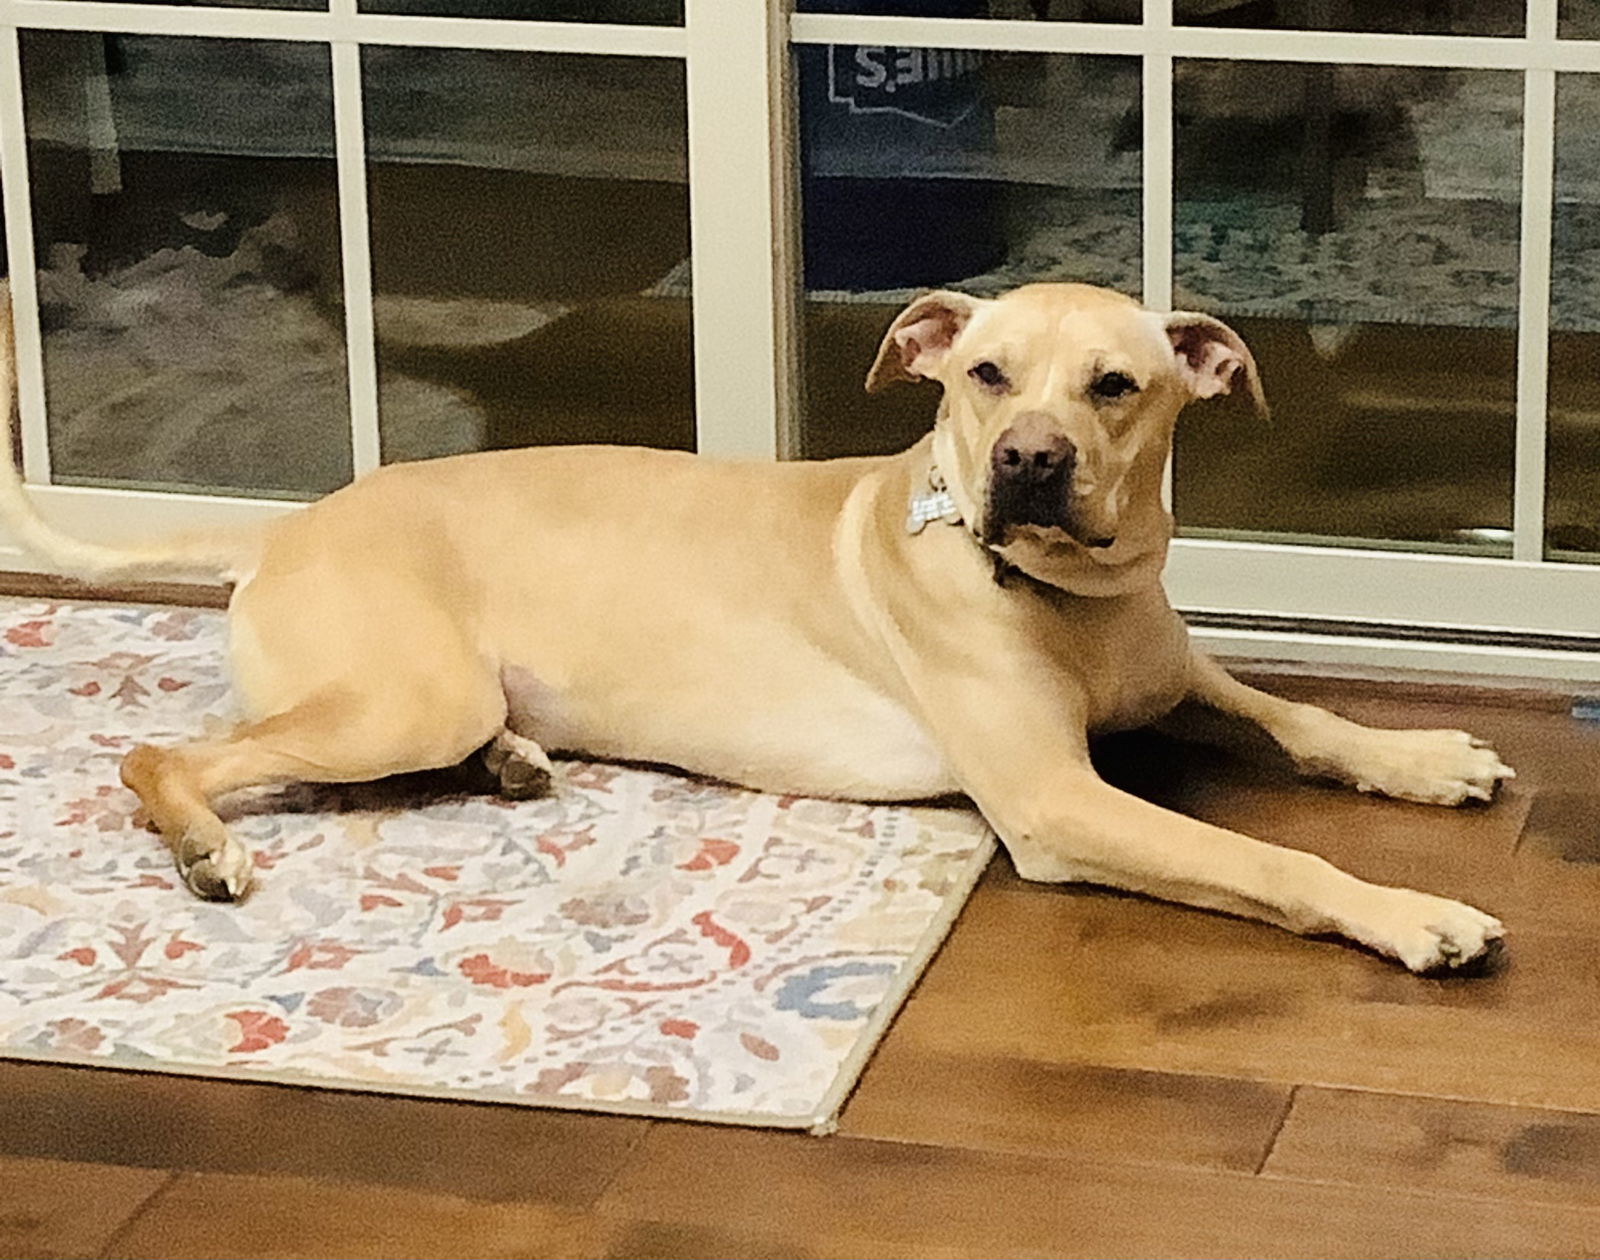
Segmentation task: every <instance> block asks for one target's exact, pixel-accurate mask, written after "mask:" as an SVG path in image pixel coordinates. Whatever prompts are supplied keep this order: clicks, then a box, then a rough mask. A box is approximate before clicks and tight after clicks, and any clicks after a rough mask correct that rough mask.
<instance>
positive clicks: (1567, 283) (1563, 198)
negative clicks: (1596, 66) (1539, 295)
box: [1545, 74, 1600, 562]
mask: <svg viewBox="0 0 1600 1260" xmlns="http://www.w3.org/2000/svg"><path fill="white" fill-rule="evenodd" d="M1553 248H1554V254H1553V257H1552V259H1551V262H1552V266H1553V270H1552V275H1551V293H1550V307H1551V310H1550V317H1551V332H1550V428H1549V447H1548V457H1547V472H1546V491H1547V497H1546V501H1545V529H1546V534H1545V542H1546V545H1547V547H1548V548H1549V550H1550V551H1551V552H1552V554H1554V555H1555V556H1557V557H1560V558H1567V559H1583V560H1588V561H1590V562H1593V561H1594V560H1595V559H1596V553H1600V76H1596V75H1590V74H1564V75H1561V76H1559V77H1558V78H1557V80H1556V220H1555V233H1554V240H1553Z"/></svg>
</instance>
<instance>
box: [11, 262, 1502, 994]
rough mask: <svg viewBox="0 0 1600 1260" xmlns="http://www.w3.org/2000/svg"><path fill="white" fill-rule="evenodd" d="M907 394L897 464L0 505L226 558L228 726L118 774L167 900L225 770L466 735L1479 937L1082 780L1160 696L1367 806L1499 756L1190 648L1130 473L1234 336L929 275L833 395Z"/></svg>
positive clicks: (1390, 943)
mask: <svg viewBox="0 0 1600 1260" xmlns="http://www.w3.org/2000/svg"><path fill="white" fill-rule="evenodd" d="M6 361H7V365H8V366H7V371H9V363H10V358H9V356H6ZM916 379H927V380H933V381H937V382H938V383H939V384H940V385H941V386H942V398H941V401H940V403H939V407H938V412H937V417H936V420H935V422H934V426H933V430H932V432H931V433H929V434H928V435H927V436H926V437H924V438H923V440H921V441H919V442H918V443H917V444H916V445H914V446H913V447H911V448H910V449H909V450H907V451H905V452H904V453H902V454H899V455H895V456H888V457H881V458H861V459H840V460H828V461H814V462H803V461H802V462H791V463H785V462H757V461H749V462H739V461H723V460H717V459H711V458H705V457H700V456H696V455H692V454H687V453H683V452H677V451H659V450H650V449H643V448H611V447H562V448H543V449H525V450H510V451H496V452H485V453H479V454H469V455H461V456H454V457H451V458H447V459H440V460H433V461H427V462H420V463H409V464H394V465H390V466H387V467H384V468H381V469H378V470H376V471H374V472H372V473H369V474H367V475H365V476H363V477H361V478H359V479H357V480H356V481H355V482H354V483H352V484H351V485H349V486H347V487H345V488H343V489H341V490H339V491H337V492H336V493H334V494H331V495H329V496H328V497H326V498H324V499H322V500H321V501H319V502H317V503H315V504H313V505H311V506H309V507H307V508H306V509H305V510H304V511H299V512H294V513H291V514H288V515H285V516H283V517H281V518H279V519H276V520H274V521H273V522H272V523H270V524H268V525H266V526H265V527H263V528H260V529H257V530H252V531H248V532H240V533H217V534H203V535H194V536H187V537H182V538H175V539H171V540H167V541H164V542H160V543H156V544H152V545H149V546H144V547H135V548H120V547H106V546H100V545H96V544H90V543H86V542H82V541H78V540H76V539H73V538H70V537H66V536H64V535H62V534H61V533H60V532H58V531H57V530H55V529H54V528H52V527H51V526H50V525H49V524H48V523H46V522H45V521H44V520H43V519H42V518H41V517H40V516H39V515H38V514H37V512H36V510H35V509H34V507H33V506H32V504H31V501H30V499H29V497H28V494H27V492H26V490H25V488H24V487H23V485H22V482H21V479H20V475H19V474H18V473H17V471H16V468H15V466H14V464H13V463H12V462H11V461H6V462H5V463H6V469H7V473H6V477H5V480H4V484H3V486H0V515H3V518H4V520H5V521H6V522H7V524H8V526H9V527H10V529H11V531H12V533H13V535H14V536H15V537H17V538H18V539H19V540H20V541H21V542H22V543H23V544H24V545H26V546H28V547H30V548H32V549H34V550H36V551H37V552H39V553H40V554H41V555H43V556H44V557H46V558H47V559H49V560H50V561H52V562H53V563H54V564H55V565H56V566H58V567H59V568H61V569H62V570H64V571H66V572H69V573H73V574H75V575H77V576H80V577H82V578H85V579H88V580H95V581H101V582H105V581H118V580H129V579H145V578H154V577H161V578H193V577H196V576H200V577H205V578H209V579H210V580H213V581H215V580H219V579H223V580H230V581H232V582H233V583H235V586H234V591H233V595H232V599H231V603H230V611H229V629H230V647H229V651H230V658H231V668H232V676H233V680H234V684H235V689H236V692H237V700H238V703H239V705H240V706H241V708H242V711H243V720H242V721H241V722H240V723H239V724H238V725H237V726H236V727H234V728H233V729H232V730H231V731H230V732H229V733H227V734H225V735H223V736H221V737H218V738H207V739H202V740H197V741H195V742H192V743H188V744H183V745H180V746H177V747H170V748H157V747H151V746H141V747H138V748H135V749H134V750H133V751H132V752H130V753H129V754H128V755H127V757H126V759H125V760H124V762H123V766H122V778H123V782H124V783H126V784H127V786H128V787H130V788H131V789H132V790H133V791H134V792H136V793H137V794H138V796H139V798H140V800H141V802H142V804H143V807H144V810H145V811H146V814H147V816H148V818H149V819H150V820H151V822H152V823H153V825H154V826H155V827H156V828H157V829H158V830H159V832H160V833H161V835H162V836H163V837H164V839H165V841H166V843H167V844H168V846H169V847H170V848H171V850H172V853H173V855H174V858H175V861H176V865H177V868H178V870H179V872H180V873H181V874H182V876H183V878H184V880H185V882H186V883H187V884H188V886H189V888H190V889H192V890H193V891H194V892H195V893H196V894H198V895H199V896H201V897H205V898H213V899H219V900H230V899H234V898H238V897H240V896H242V895H244V893H245V892H246V890H247V888H248V887H249V884H250V880H251V870H252V864H251V860H250V856H249V854H248V853H247V852H246V851H245V849H244V848H243V846H242V845H241V844H240V843H239V841H238V840H237V839H236V838H234V837H233V836H231V835H230V834H229V833H228V830H227V828H226V827H225V826H224V824H223V823H222V821H221V820H220V819H219V817H218V816H217V813H216V812H215V810H214V809H213V807H212V802H213V801H214V800H216V799H217V798H218V797H220V796H222V795H224V794H226V793H228V792H232V791H234V790H236V789H240V788H244V787H247V786H251V785H259V784H270V783H281V782H287V781H294V780H300V781H316V782H355V781H364V780H371V779H377V778H381V777H384V776H388V775H391V774H396V773H400V772H406V771H416V770H424V769H429V768H435V767H444V766H449V765H452V764H455V763H459V762H461V761H463V760H464V759H466V758H468V757H470V756H472V755H473V754H474V753H478V754H479V755H481V756H482V757H483V758H484V760H485V761H486V762H487V765H488V767H489V769H490V771H491V772H492V773H493V774H494V775H495V776H496V777H497V779H498V782H499V784H500V785H501V789H502V790H503V791H504V792H506V793H507V794H508V795H512V796H529V795H537V794H539V793H542V792H545V791H549V790H551V788H552V785H553V782H554V779H553V774H554V771H553V767H552V765H551V762H550V758H549V754H550V753H552V752H555V753H565V754H580V755H583V756H585V757H593V758H601V759H606V758H612V759H622V760H629V761H642V762H653V763H660V764H664V765H671V766H676V767H681V768H683V769H685V770H688V771H691V772H694V773H696V774H700V775H706V776H711V777H714V778H717V779H722V780H726V781H729V782H732V783H737V784H741V785H744V786H746V787H751V788H756V789H760V790H765V791H772V792H785V793H796V794H805V795H819V796H829V797H836V798H846V799H851V800H860V801H902V800H919V799H928V798H935V797H939V796H942V795H945V794H950V793H963V794H965V795H966V796H967V797H969V798H970V799H971V800H972V801H973V802H974V803H975V804H976V806H977V807H978V809H980V810H981V811H982V813H983V815H984V817H985V818H986V819H987V820H988V822H989V824H990V825H991V826H992V827H993V829H994V830H995V832H996V833H997V834H998V836H999V837H1000V839H1001V840H1002V842H1003V843H1004V844H1005V846H1006V848H1007V849H1008V851H1009V852H1010V855H1011V859H1012V861H1013V862H1014V864H1015V866H1016V869H1017V871H1018V873H1019V874H1020V875H1021V876H1022V877H1023V878H1025V879H1029V880H1043V881H1051V882H1062V881H1071V882H1079V881H1083V882H1089V883H1094V884H1103V885H1110V886H1113V887H1116V888H1121V889H1128V890H1132V891H1136V892H1140V893H1145V894H1148V895H1151V896H1154V897H1159V898H1164V899H1167V900H1170V901H1177V902H1182V903H1187V904H1190V905H1195V906H1203V907H1207V908H1210V909H1213V910H1219V911H1225V912H1227V913H1230V914H1234V915H1241V916H1245V917H1249V918H1255V919H1262V920H1265V921H1267V922H1269V923H1274V924H1277V925H1279V926H1281V927H1283V928H1286V929H1288V930H1290V931H1293V932H1298V933H1303V934H1340V935H1343V936H1345V937H1347V938H1349V939H1351V940H1353V941H1356V942H1359V943H1360V944H1361V945H1364V946H1366V947H1367V948H1369V949H1371V950H1374V951H1377V952H1378V953H1380V954H1383V955H1387V956H1389V957H1391V958H1394V959H1396V960H1398V961H1399V962H1401V963H1403V964H1404V965H1405V966H1406V967H1408V968H1410V969H1411V970H1413V971H1416V972H1436V971H1449V970H1452V969H1459V968H1462V967H1465V966H1467V965H1469V964H1474V963H1476V962H1478V961H1479V960H1482V959H1485V958H1486V957H1487V956H1488V955H1489V954H1491V953H1492V952H1493V951H1494V950H1496V949H1497V948H1498V942H1499V940H1500V938H1501V936H1502V927H1501V924H1500V923H1499V922H1498V921H1497V920H1496V919H1494V918H1493V917H1491V916H1490V915H1488V914H1485V913H1483V912H1481V911H1479V910H1476V909H1474V908H1472V907H1470V906H1467V905H1463V904H1461V903H1459V902H1456V901H1451V900H1448V899H1445V898H1442V897H1436V896H1431V895H1429V894H1426V893H1422V892H1416V891H1412V890H1410V889H1405V888H1394V887H1385V886H1381V885H1376V884H1371V883H1367V882H1364V881H1362V880H1360V879H1358V878H1356V877H1355V876H1353V875H1349V874H1346V873H1345V872H1343V871H1341V870H1339V869H1337V868H1336V867H1334V866H1332V865H1330V864H1329V863H1328V862H1326V861H1324V860H1322V859H1321V858H1319V857H1316V856H1313V855H1312V854H1309V853H1303V852H1298V851H1295V850H1290V849H1284V848H1279V847H1276V846H1274V845H1271V844H1268V843H1264V842H1262V841H1259V840H1255V839H1251V838H1249V837H1247V836H1244V835H1240V834H1237V833H1234V832H1230V831H1227V830H1224V829H1223V828H1220V827H1215V826H1211V825H1208V824H1206V823H1203V822H1198V821H1195V820H1193V819H1190V818H1187V817H1184V816H1182V815H1179V814H1175V813H1172V812H1169V811H1166V810H1163V809H1161V808H1159V807H1157V806H1155V805H1152V804H1148V803H1146V802H1145V801H1143V800H1140V799H1138V798H1136V797H1134V796H1131V795H1128V794H1126V793H1124V792H1122V791H1120V790H1117V789H1115V788H1113V787H1112V786H1110V785H1108V784H1107V783H1106V782H1104V781H1103V780H1102V779H1101V778H1100V777H1098V775H1097V774H1096V772H1095V770H1094V769H1093V767H1092V766H1091V763H1090V759H1089V737H1090V735H1091V734H1093V733H1097V732H1103V731H1115V730H1122V729H1126V728H1132V727H1139V726H1144V725H1147V724H1150V723H1153V722H1156V721H1157V720H1158V719H1162V718H1163V717H1164V716H1166V715H1168V714H1169V713H1170V712H1171V711H1172V710H1173V709H1174V708H1175V707H1176V706H1177V705H1178V704H1179V703H1180V702H1181V701H1190V702H1198V703H1199V704H1201V705H1204V706H1209V707H1210V708H1212V709H1215V710H1219V711H1220V712H1221V713H1223V714H1226V715H1230V716H1231V717H1232V718H1234V719H1245V720H1247V721H1248V722H1249V723H1253V724H1255V725H1256V726H1258V727H1260V728H1261V729H1262V730H1264V731H1265V732H1266V734H1267V735H1268V736H1270V737H1271V739H1272V741H1273V742H1275V743H1276V745H1277V746H1278V747H1279V748H1280V749H1281V750H1282V751H1283V752H1284V753H1285V754H1287V756H1288V757H1289V758H1290V759H1291V760H1292V761H1293V763H1294V764H1295V766H1296V767H1298V768H1299V770H1301V771H1302V772H1304V773H1305V774H1307V775H1313V776H1318V777H1323V778H1332V779H1336V780H1341V781H1343V782H1345V783H1348V784H1350V785H1352V786H1353V787H1355V788H1357V789H1358V790H1360V791H1363V792H1378V793H1383V794H1385V795H1388V796H1392V797H1399V798H1401V799H1404V800H1410V801H1424V802H1431V803H1435V804H1439V805H1457V804H1460V803H1461V802H1463V801H1465V800H1467V799H1469V798H1473V799H1479V800H1488V799H1490V798H1491V797H1492V796H1493V794H1494V792H1495V790H1496V787H1497V785H1498V784H1499V783H1500V781H1502V780H1505V779H1509V778H1511V777H1512V774H1513V772H1512V771H1511V770H1510V769H1509V768H1508V767H1507V766H1505V765H1504V764H1502V762H1501V761H1500V759H1499V758H1498V757H1497V756H1496V755H1495V753H1494V752H1493V751H1492V750H1491V749H1490V748H1489V747H1488V746H1487V745H1485V744H1483V743H1482V742H1480V741H1478V740H1476V739H1473V738H1472V737H1471V736H1470V735H1468V734H1466V733H1465V732H1462V731H1450V730H1380V729H1374V728H1369V727H1365V726H1360V725H1357V724H1355V723H1353V722H1350V721H1347V720H1345V719H1343V718H1340V717H1337V716H1335V715H1334V714H1332V713H1329V712H1327V711H1325V710H1323V709H1319V708H1316V707H1313V706H1310V705H1306V704H1299V703H1291V702H1289V701H1286V700H1283V699H1279V698H1275V697H1273V696H1271V695H1267V694H1264V693H1262V692H1260V691H1256V690H1253V689H1251V688H1249V687H1247V686H1245V685H1243V684H1241V683H1239V682H1238V681H1236V680H1234V679H1233V678H1231V677H1230V676H1229V675H1228V674H1227V673H1226V672H1224V670H1223V669H1222V668H1221V667H1220V666H1219V665H1218V664H1217V663H1216V662H1215V661H1213V660H1211V659H1210V658H1208V657H1207V656H1206V655H1204V654H1203V653H1201V652H1200V651H1198V650H1197V649H1196V648H1195V647H1194V646H1193V645H1192V644H1191V643H1190V642H1189V639H1188V636H1187V633H1186V630H1185V626H1184V623H1183V621H1182V620H1181V618H1179V616H1178V615H1177V614H1176V613H1175V612H1174V611H1173V610H1172V608H1171V607H1170V606H1169V605H1168V603H1167V600H1166V597H1165V594H1164V592H1163V590H1162V586H1161V570H1162V567H1163V564H1164V561H1165V557H1166V552H1167V547H1168V543H1169V540H1170V538H1171V536H1172V533H1173V523H1172V518H1171V516H1170V514H1169V513H1168V511H1167V510H1166V508H1165V507H1164V505H1163V500H1162V493H1161V487H1162V476H1163V469H1164V467H1165V465H1166V462H1167V458H1168V453H1169V451H1170V449H1171V442H1172V433H1173V425H1174V421H1175V419H1176V417H1177V415H1178V413H1179V411H1181V410H1182V408H1183V407H1184V405H1185V404H1186V403H1188V402H1190V401H1191V400H1193V399H1198V398H1208V397H1212V396H1214V395H1218V394H1222V393H1227V392H1230V391H1233V390H1236V389H1243V390H1246V391H1248V393H1249V395H1250V397H1251V398H1252V399H1253V400H1254V401H1255V403H1256V404H1257V406H1258V407H1260V408H1262V409H1263V411H1264V409H1265V404H1264V401H1263V397H1262V391H1261V382H1260V376H1259V373H1258V371H1257V367H1256V363H1255V360H1254V358H1253V357H1252V355H1251V353H1250V350H1249V349H1248V348H1247V347H1246V345H1245V343H1244V342H1243V340H1242V339H1241V338H1240V337H1239V336H1238V334H1237V333H1235V332H1234V331H1233V330H1232V329H1231V328H1229V327H1228V326H1227V325H1226V324H1224V323H1222V322H1221V321H1219V320H1217V319H1214V318H1212V317H1210V316H1207V315H1203V314H1198V313H1194V312H1178V313H1174V314H1160V313H1156V312H1152V311H1147V310H1145V309H1144V308H1142V307H1141V306H1140V305H1139V304H1138V303H1136V302H1134V301H1133V300H1132V299H1130V298H1127V297H1124V296H1122V295H1120V294H1117V293H1113V292H1110V291H1107V290H1104V289H1098V288H1093V287H1089V286H1084V285H1058V284H1040V285H1028V286H1026V287H1023V288H1020V289H1015V290H1013V291H1011V292H1009V293H1006V294H1004V295H1002V296H1000V297H997V298H987V299H986V298H978V297H972V296H968V295H966V294H962V293H957V292H949V291H935V292H930V293H925V294H923V295H921V296H919V297H917V298H916V299H915V300H914V301H913V302H911V304H910V305H908V306H907V307H906V308H905V309H904V310H903V311H902V312H901V313H900V314H899V315H898V317H896V318H895V320H894V321H893V323H892V325H891V326H890V328H889V329H888V331H887V333H886V335H885V337H884V339H883V343H882V346H881V347H880V349H879V352H878V355H877V359H876V361H875V362H874V363H873V365H872V367H871V370H870V372H869V374H868V376H867V382H866V384H867V388H868V389H869V390H876V389H881V388H884V387H886V386H889V385H891V384H893V383H894V382H897V381H902V380H916ZM6 387H7V392H8V394H9V392H10V382H9V381H7V382H6Z"/></svg>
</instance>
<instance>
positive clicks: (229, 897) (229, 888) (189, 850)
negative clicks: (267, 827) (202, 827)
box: [176, 831, 252, 901]
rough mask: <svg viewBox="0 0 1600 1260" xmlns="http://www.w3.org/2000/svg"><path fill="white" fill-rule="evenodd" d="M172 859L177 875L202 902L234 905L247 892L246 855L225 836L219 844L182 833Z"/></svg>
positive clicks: (248, 868)
mask: <svg viewBox="0 0 1600 1260" xmlns="http://www.w3.org/2000/svg"><path fill="white" fill-rule="evenodd" d="M176 857H177V866H178V874H179V875H180V876H182V877H183V882H184V883H185V884H186V885H188V888H189V891H190V892H192V893H193V894H194V895H195V896H196V897H199V898H200V899H201V900H202V901H238V900H239V899H240V898H241V897H243V896H244V895H245V893H247V892H248V891H249V890H250V874H251V869H252V863H251V861H250V854H249V853H248V852H247V851H246V850H245V847H244V846H243V845H242V844H240V843H239V842H238V841H237V840H235V839H234V838H233V837H232V836H229V835H227V834H226V833H224V834H223V836H222V837H221V839H220V842H219V841H218V839H217V837H215V836H203V835H200V834H197V833H196V832H195V831H188V832H185V833H184V836H183V838H182V839H181V840H180V841H179V842H178V845H177V851H176Z"/></svg>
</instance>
